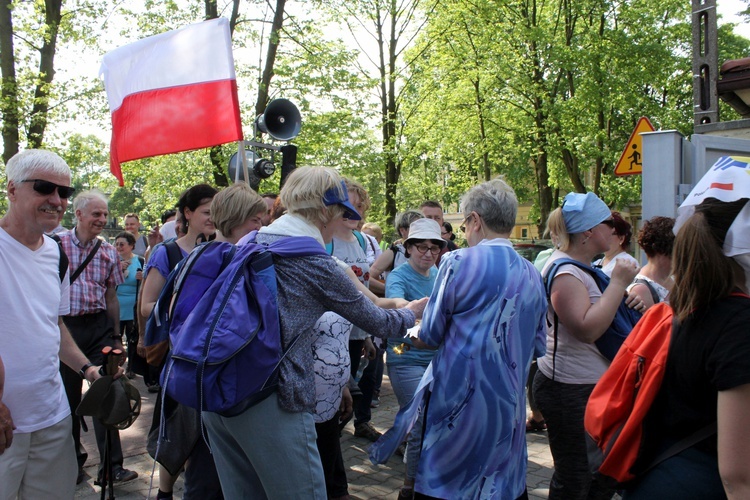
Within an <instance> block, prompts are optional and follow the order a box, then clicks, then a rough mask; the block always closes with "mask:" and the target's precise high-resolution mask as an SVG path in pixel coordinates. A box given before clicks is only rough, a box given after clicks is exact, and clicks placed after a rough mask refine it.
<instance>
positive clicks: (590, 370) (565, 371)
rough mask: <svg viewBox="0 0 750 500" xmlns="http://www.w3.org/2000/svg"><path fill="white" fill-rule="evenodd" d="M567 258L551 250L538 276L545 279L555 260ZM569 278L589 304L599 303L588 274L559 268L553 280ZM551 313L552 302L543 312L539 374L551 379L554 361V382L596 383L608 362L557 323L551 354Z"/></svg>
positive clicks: (594, 283) (572, 266)
mask: <svg viewBox="0 0 750 500" xmlns="http://www.w3.org/2000/svg"><path fill="white" fill-rule="evenodd" d="M564 257H569V256H568V255H567V254H566V253H564V252H561V251H560V250H555V251H554V252H553V253H552V255H551V256H550V258H549V259H548V260H547V263H546V264H545V265H544V269H543V270H542V276H546V275H547V270H548V269H549V267H550V266H551V265H552V263H553V262H554V261H556V260H557V259H561V258H564ZM563 274H570V275H571V276H573V277H574V278H576V279H578V280H579V281H580V282H581V283H583V285H584V286H585V287H586V289H587V290H588V293H589V300H590V303H591V304H595V303H596V302H598V301H599V299H600V298H601V296H602V293H601V292H600V291H599V287H598V286H596V282H595V281H594V278H592V277H591V275H590V274H589V273H587V272H586V271H584V270H583V269H580V268H578V267H576V266H574V265H572V264H568V265H564V266H561V267H560V269H559V270H558V271H557V274H556V275H555V277H557V276H561V275H563ZM554 321H555V320H554V310H553V309H552V302H551V301H550V304H549V306H548V308H547V324H548V325H552V326H548V327H547V353H546V354H545V355H544V356H543V357H541V358H539V359H538V360H537V365H538V367H539V370H540V371H541V372H542V373H544V375H545V376H546V377H547V378H550V379H551V378H552V376H553V369H552V362H553V359H554V363H555V365H554V378H555V381H556V382H562V383H564V384H595V383H596V382H598V381H599V378H600V377H601V376H602V374H603V373H604V371H605V370H606V369H607V368H608V367H609V361H607V358H605V357H604V356H602V354H601V353H600V352H599V350H598V349H597V348H596V345H595V344H587V343H585V342H581V341H580V340H578V339H576V338H575V337H574V336H573V335H572V334H571V333H570V332H568V329H567V328H566V327H565V325H563V324H562V323H561V322H560V321H559V319H558V324H557V352H555V340H554V339H555V337H554V328H555V327H554V324H555V323H554Z"/></svg>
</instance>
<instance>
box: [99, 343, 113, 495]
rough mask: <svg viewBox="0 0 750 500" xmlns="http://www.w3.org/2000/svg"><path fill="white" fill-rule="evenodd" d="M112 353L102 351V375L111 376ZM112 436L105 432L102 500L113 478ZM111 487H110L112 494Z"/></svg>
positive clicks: (107, 350) (106, 348) (110, 349)
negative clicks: (110, 361)
mask: <svg viewBox="0 0 750 500" xmlns="http://www.w3.org/2000/svg"><path fill="white" fill-rule="evenodd" d="M111 352H112V348H111V347H110V346H106V347H104V348H103V349H102V367H101V369H100V373H101V371H103V373H101V374H102V375H109V373H108V369H109V355H110V353H111ZM110 444H111V443H110V436H109V429H107V430H106V431H105V438H104V470H103V473H102V493H101V497H100V498H101V500H105V498H106V495H107V483H108V481H109V478H110V477H112V459H111V457H110V454H109V450H110ZM111 493H112V491H111V486H110V494H111Z"/></svg>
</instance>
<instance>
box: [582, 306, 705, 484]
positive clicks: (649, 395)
mask: <svg viewBox="0 0 750 500" xmlns="http://www.w3.org/2000/svg"><path fill="white" fill-rule="evenodd" d="M672 323H673V322H672V308H671V307H669V305H668V304H665V303H663V302H662V303H659V304H656V305H654V306H653V307H651V308H650V309H649V310H648V311H647V312H646V314H644V316H643V318H641V320H640V321H639V322H638V323H637V324H636V325H635V328H633V331H632V332H631V333H630V335H628V337H627V338H626V339H625V342H624V343H623V344H622V346H621V347H620V350H619V351H618V353H617V355H616V356H615V359H614V360H612V364H611V365H610V366H609V368H608V369H607V371H606V372H604V375H602V378H601V379H599V382H598V383H597V384H596V387H594V390H593V392H592V393H591V396H590V397H589V401H588V404H587V405H586V416H585V417H584V426H585V428H586V434H587V436H586V437H587V440H588V450H589V451H588V454H589V467H590V468H591V469H592V471H593V472H594V473H595V474H599V475H602V476H606V477H608V478H610V480H614V482H616V483H618V484H623V483H626V482H628V481H630V480H632V479H634V478H635V475H634V474H633V472H632V467H633V465H634V464H635V462H636V459H637V458H638V456H639V453H640V451H641V442H642V434H643V420H644V419H645V417H646V414H647V413H648V410H649V408H651V403H652V402H653V401H654V399H655V398H656V395H657V394H658V392H659V388H660V387H661V382H662V379H663V378H664V367H665V364H666V361H667V353H668V351H669V341H670V339H671V336H672ZM709 435H710V434H709ZM696 442H697V441H696ZM678 444H679V443H678ZM693 444H694V443H693ZM691 445H692V444H688V446H685V447H684V448H683V449H685V448H687V447H689V446H691ZM679 451H682V450H678V452H679ZM673 454H674V453H673ZM666 458H668V457H664V459H666ZM662 460H663V459H662Z"/></svg>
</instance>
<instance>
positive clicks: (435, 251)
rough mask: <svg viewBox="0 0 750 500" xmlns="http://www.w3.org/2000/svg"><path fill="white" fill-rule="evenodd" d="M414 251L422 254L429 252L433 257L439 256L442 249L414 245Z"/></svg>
mask: <svg viewBox="0 0 750 500" xmlns="http://www.w3.org/2000/svg"><path fill="white" fill-rule="evenodd" d="M414 249H415V250H416V251H417V252H419V253H421V254H425V253H427V252H428V251H429V252H430V253H431V254H432V255H437V254H439V253H440V250H441V248H440V247H430V246H427V245H414Z"/></svg>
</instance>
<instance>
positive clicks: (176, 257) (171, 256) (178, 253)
mask: <svg viewBox="0 0 750 500" xmlns="http://www.w3.org/2000/svg"><path fill="white" fill-rule="evenodd" d="M164 248H166V249H167V260H168V261H169V270H170V271H171V270H172V269H174V268H175V267H177V264H179V263H180V261H181V260H182V259H183V257H182V250H180V245H178V244H177V241H175V240H172V241H168V242H166V243H164Z"/></svg>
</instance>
